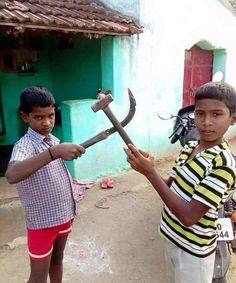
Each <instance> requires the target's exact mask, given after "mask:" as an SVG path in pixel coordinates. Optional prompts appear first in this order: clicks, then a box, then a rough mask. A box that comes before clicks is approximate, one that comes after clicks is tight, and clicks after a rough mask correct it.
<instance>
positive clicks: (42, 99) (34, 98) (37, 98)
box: [19, 86, 55, 114]
mask: <svg viewBox="0 0 236 283" xmlns="http://www.w3.org/2000/svg"><path fill="white" fill-rule="evenodd" d="M49 106H53V107H55V99H54V97H53V96H52V94H51V92H50V91H49V90H47V89H46V88H45V87H42V86H32V87H28V88H26V89H24V90H23V92H22V93H21V95H20V106H19V111H22V112H24V113H25V114H29V113H30V112H32V108H33V107H49Z"/></svg>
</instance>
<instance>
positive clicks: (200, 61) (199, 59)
mask: <svg viewBox="0 0 236 283" xmlns="http://www.w3.org/2000/svg"><path fill="white" fill-rule="evenodd" d="M213 58H214V54H213V51H212V50H205V49H202V48H200V47H199V46H197V45H194V46H193V47H192V48H191V49H188V50H185V61H184V83H183V107H185V106H188V105H192V104H194V91H195V89H196V88H197V87H199V86H200V85H202V84H204V83H207V82H210V81H211V80H212V70H213Z"/></svg>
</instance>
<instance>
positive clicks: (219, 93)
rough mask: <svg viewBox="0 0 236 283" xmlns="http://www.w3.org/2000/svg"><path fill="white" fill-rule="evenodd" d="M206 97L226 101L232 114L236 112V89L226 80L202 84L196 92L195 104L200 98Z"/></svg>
mask: <svg viewBox="0 0 236 283" xmlns="http://www.w3.org/2000/svg"><path fill="white" fill-rule="evenodd" d="M206 98H209V99H217V100H220V101H222V102H224V103H225V105H226V106H227V108H228V109H229V111H230V115H232V114H234V113H235V112H236V91H235V89H234V88H233V87H232V86H231V85H229V84H227V83H225V82H209V83H206V84H204V85H202V86H200V87H199V88H198V89H197V90H196V92H195V104H196V102H197V101H198V100H201V99H206Z"/></svg>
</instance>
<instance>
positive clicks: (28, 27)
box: [0, 21, 143, 36]
mask: <svg viewBox="0 0 236 283" xmlns="http://www.w3.org/2000/svg"><path fill="white" fill-rule="evenodd" d="M0 27H12V28H15V29H16V30H18V31H19V32H20V31H22V32H24V31H25V30H40V31H57V32H62V33H65V34H68V33H73V34H81V33H83V34H85V35H86V34H93V35H95V34H97V35H100V36H103V35H104V36H106V35H113V36H131V35H134V34H139V33H142V32H143V31H142V30H141V29H138V28H134V31H130V32H129V33H127V32H117V31H110V30H109V31H107V30H106V31H105V30H92V29H80V28H68V27H58V26H57V27H56V26H43V25H33V24H19V23H12V22H1V21H0Z"/></svg>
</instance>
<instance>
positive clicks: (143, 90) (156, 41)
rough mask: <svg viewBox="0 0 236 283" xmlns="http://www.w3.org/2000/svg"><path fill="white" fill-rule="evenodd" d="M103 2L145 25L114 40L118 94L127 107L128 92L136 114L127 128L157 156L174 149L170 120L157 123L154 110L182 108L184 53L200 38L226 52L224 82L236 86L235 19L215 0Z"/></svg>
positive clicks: (138, 141) (136, 141)
mask: <svg viewBox="0 0 236 283" xmlns="http://www.w3.org/2000/svg"><path fill="white" fill-rule="evenodd" d="M103 2H104V3H106V4H107V5H109V6H110V7H112V8H114V9H116V10H118V11H120V12H122V13H124V14H126V15H130V16H132V17H135V18H136V19H137V22H139V23H140V25H142V26H144V33H143V34H140V35H134V36H131V37H122V38H118V39H117V40H118V41H119V40H120V41H121V42H120V44H121V49H122V54H123V55H122V56H121V57H119V62H120V66H119V72H120V82H121V83H122V85H121V86H120V88H119V89H120V93H119V94H118V95H119V96H120V98H119V99H120V100H121V101H124V103H123V104H125V103H127V101H126V95H124V93H125V92H126V89H127V87H130V88H131V90H132V91H133V93H134V95H135V98H136V101H137V111H136V114H135V118H134V119H133V120H132V122H131V124H130V125H129V126H128V127H127V130H128V132H129V134H130V135H131V136H132V138H133V141H134V142H135V143H136V144H137V145H138V146H139V147H143V148H145V149H147V150H151V151H152V152H153V153H155V154H160V152H163V151H166V150H167V149H169V148H173V145H169V143H168V137H167V136H168V135H169V134H170V133H171V130H172V121H161V120H160V119H159V118H158V117H157V112H158V111H159V110H163V109H168V110H169V111H170V112H172V113H176V112H177V111H178V109H179V108H180V107H181V103H182V87H183V71H184V50H185V49H189V48H191V47H192V46H193V45H194V44H195V43H197V42H198V41H200V40H207V41H209V42H210V44H211V45H212V46H213V47H215V48H225V49H227V63H226V74H225V81H226V82H228V83H230V84H232V85H233V86H235V87H236V32H235V31H236V18H235V17H234V16H233V15H232V14H231V13H230V12H229V11H228V10H227V9H226V8H225V7H224V6H222V4H221V3H219V2H218V1H217V0H197V1H196V0H180V1H176V0H169V1H166V0H136V1H135V0H132V1H121V0H106V1H105V0H104V1H103ZM127 2H128V3H127ZM121 70H122V71H121ZM119 107H124V105H122V103H121V104H120V106H117V108H119Z"/></svg>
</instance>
